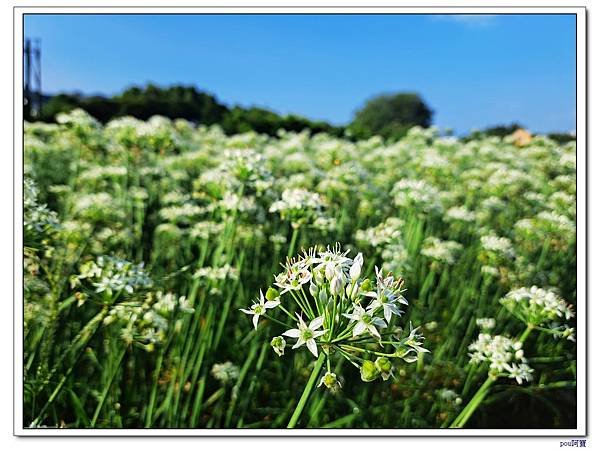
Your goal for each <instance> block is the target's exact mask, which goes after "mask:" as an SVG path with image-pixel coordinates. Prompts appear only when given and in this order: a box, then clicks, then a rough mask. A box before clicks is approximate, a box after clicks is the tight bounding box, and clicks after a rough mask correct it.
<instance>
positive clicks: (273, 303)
mask: <svg viewBox="0 0 600 450" xmlns="http://www.w3.org/2000/svg"><path fill="white" fill-rule="evenodd" d="M280 303H281V302H280V301H279V300H270V301H268V302H266V303H265V305H264V306H265V308H266V309H271V308H275V307H277V306H279V304H280Z"/></svg>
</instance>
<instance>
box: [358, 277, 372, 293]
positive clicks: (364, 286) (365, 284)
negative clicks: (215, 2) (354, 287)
mask: <svg viewBox="0 0 600 450" xmlns="http://www.w3.org/2000/svg"><path fill="white" fill-rule="evenodd" d="M370 289H371V280H369V279H368V278H367V279H366V280H365V281H363V282H362V284H361V285H360V290H361V291H363V292H366V291H369V290H370Z"/></svg>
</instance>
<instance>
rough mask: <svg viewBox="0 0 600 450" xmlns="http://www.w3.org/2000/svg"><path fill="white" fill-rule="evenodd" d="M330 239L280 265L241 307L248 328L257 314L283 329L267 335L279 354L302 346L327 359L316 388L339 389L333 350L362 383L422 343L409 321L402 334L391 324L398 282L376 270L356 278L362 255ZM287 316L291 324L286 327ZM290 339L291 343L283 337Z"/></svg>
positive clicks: (398, 300)
mask: <svg viewBox="0 0 600 450" xmlns="http://www.w3.org/2000/svg"><path fill="white" fill-rule="evenodd" d="M347 254H348V251H345V252H342V251H341V248H340V245H339V244H337V245H336V246H335V247H334V248H333V249H332V248H329V247H328V248H327V249H326V250H322V249H319V248H318V247H313V248H311V249H309V250H308V251H304V252H303V253H302V254H301V255H299V256H298V257H296V258H294V259H288V261H287V262H286V263H285V265H283V267H284V271H283V272H282V273H280V274H279V275H277V276H275V283H274V286H272V287H269V289H268V290H267V292H266V294H264V295H263V293H262V291H261V292H260V296H259V298H258V299H257V300H256V301H255V302H254V303H253V304H252V305H251V306H250V307H249V308H248V309H241V311H242V312H244V313H245V314H248V315H251V316H252V321H253V324H254V327H255V328H257V327H258V325H259V320H260V318H266V319H268V320H269V321H271V322H273V323H275V324H277V325H279V326H281V327H285V330H284V331H283V333H282V334H281V335H279V336H275V337H274V338H272V340H271V346H272V347H273V350H274V351H275V353H276V354H277V355H278V356H283V355H284V354H285V351H286V349H287V348H290V347H291V349H292V350H295V349H298V348H301V347H306V348H307V349H308V350H309V352H310V353H311V354H312V355H313V356H314V357H316V358H320V357H322V356H324V357H325V358H326V359H327V372H326V373H325V375H324V376H323V377H322V378H321V383H320V385H324V386H326V387H327V388H329V389H337V388H338V387H339V386H340V381H339V379H338V376H337V375H336V374H335V373H333V372H332V371H331V359H332V358H333V357H334V355H335V356H337V355H339V356H341V357H343V358H344V359H345V360H347V361H348V362H350V364H352V365H353V366H355V367H356V368H357V369H358V370H359V371H360V374H361V378H362V380H363V381H366V382H370V381H374V380H375V379H377V378H379V377H381V378H382V379H383V380H387V379H389V378H390V377H391V376H393V371H394V365H393V361H398V360H402V361H404V362H406V363H412V362H415V361H416V360H417V357H418V354H419V353H424V352H428V350H426V349H425V348H423V347H422V340H423V337H422V335H421V334H420V333H419V332H418V328H413V327H412V324H410V328H409V330H408V333H404V332H403V330H402V328H400V327H399V326H398V325H397V324H396V318H397V317H400V316H401V315H402V314H403V311H402V310H401V306H402V305H408V302H407V301H406V299H405V298H404V296H403V295H402V292H403V283H404V282H403V280H402V279H401V278H400V279H396V278H394V276H393V275H391V274H388V275H384V274H383V273H382V271H380V270H379V269H378V268H377V267H376V268H375V272H376V276H375V279H374V280H371V279H369V278H366V277H364V276H363V275H362V268H363V263H364V261H363V256H362V254H361V253H359V254H357V255H356V256H355V257H354V258H353V259H352V258H349V257H348V256H347ZM290 321H291V325H290ZM286 338H288V339H295V342H288V341H287V340H286Z"/></svg>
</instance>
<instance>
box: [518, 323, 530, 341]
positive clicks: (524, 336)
mask: <svg viewBox="0 0 600 450" xmlns="http://www.w3.org/2000/svg"><path fill="white" fill-rule="evenodd" d="M532 330H533V325H532V324H530V323H529V324H527V328H525V331H523V334H521V337H520V338H519V342H520V343H523V342H525V339H527V336H529V333H531V331H532Z"/></svg>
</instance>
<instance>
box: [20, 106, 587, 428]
mask: <svg viewBox="0 0 600 450" xmlns="http://www.w3.org/2000/svg"><path fill="white" fill-rule="evenodd" d="M57 121H58V124H43V123H26V124H25V136H24V139H25V146H24V147H25V148H24V161H25V171H24V188H23V189H24V193H23V198H24V204H23V208H24V210H23V216H24V253H23V256H24V267H23V268H24V355H23V365H24V373H23V377H24V378H23V382H24V405H23V413H24V423H25V424H26V425H28V426H31V427H61V428H88V427H91V428H285V427H290V428H291V427H299V428H304V427H306V428H394V429H401V428H574V427H575V420H576V413H575V411H576V403H575V392H576V382H575V380H576V357H575V355H576V342H575V341H576V339H575V328H574V327H575V313H576V309H577V307H576V306H577V297H576V252H575V243H576V230H575V219H576V210H575V198H576V184H575V175H576V171H575V162H576V161H575V160H576V147H575V144H574V142H573V143H570V144H563V145H559V144H558V143H556V142H554V141H552V140H551V139H549V138H547V137H544V136H535V137H533V138H532V139H527V140H523V139H522V137H507V138H504V139H500V138H493V137H487V138H478V139H475V140H471V141H461V140H459V139H457V138H455V137H449V136H442V135H441V134H440V133H439V132H438V131H437V130H436V129H435V128H429V129H423V128H413V129H411V130H410V131H409V132H408V135H407V136H406V137H404V138H402V139H401V140H399V141H397V142H384V141H383V140H382V139H381V138H379V137H374V138H371V139H369V140H363V141H357V142H354V141H352V140H349V139H348V140H346V139H340V138H334V137H331V136H329V135H326V134H315V135H313V136H311V135H309V134H308V133H289V132H284V131H282V132H280V134H279V136H278V137H277V138H273V137H268V136H266V135H261V134H257V133H254V132H248V133H245V134H237V135H233V136H227V135H225V134H224V133H223V132H222V131H221V129H220V128H218V127H216V126H213V127H204V126H195V125H192V124H190V123H189V122H186V121H183V120H175V121H171V120H169V119H166V118H162V117H153V118H151V119H150V120H149V121H147V122H142V121H139V120H136V119H133V118H130V117H124V118H120V119H115V120H112V121H110V122H108V123H107V124H106V125H102V124H100V123H98V122H96V121H95V120H94V119H93V118H92V117H91V116H89V115H87V114H86V113H85V112H83V111H82V110H75V111H73V112H71V113H69V114H61V115H59V116H58V118H57Z"/></svg>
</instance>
